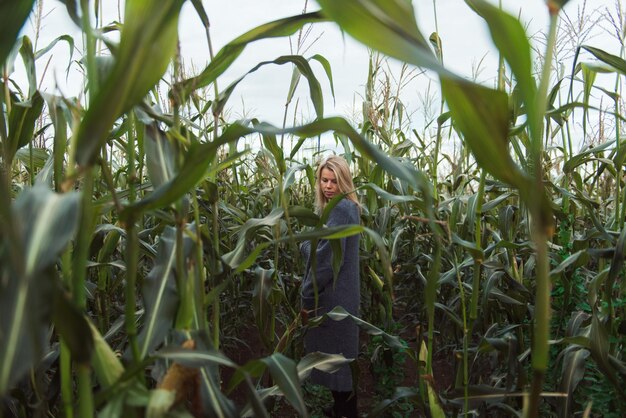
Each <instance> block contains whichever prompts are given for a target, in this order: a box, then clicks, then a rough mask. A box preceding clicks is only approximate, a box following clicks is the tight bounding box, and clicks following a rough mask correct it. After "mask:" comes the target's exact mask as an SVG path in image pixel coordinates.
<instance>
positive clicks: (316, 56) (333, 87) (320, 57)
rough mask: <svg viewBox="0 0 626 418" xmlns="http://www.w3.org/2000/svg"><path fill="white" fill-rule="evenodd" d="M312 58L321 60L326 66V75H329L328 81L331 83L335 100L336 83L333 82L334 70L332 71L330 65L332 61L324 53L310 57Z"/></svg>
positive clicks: (331, 91) (331, 90)
mask: <svg viewBox="0 0 626 418" xmlns="http://www.w3.org/2000/svg"><path fill="white" fill-rule="evenodd" d="M310 60H315V61H317V62H319V63H320V64H321V65H322V67H323V68H324V71H325V72H326V77H328V83H329V84H330V93H331V95H332V96H333V100H334V99H335V85H334V84H333V71H332V68H331V67H330V63H329V62H328V60H327V59H326V58H325V57H324V56H323V55H320V54H315V55H313V56H312V57H311V58H309V61H310Z"/></svg>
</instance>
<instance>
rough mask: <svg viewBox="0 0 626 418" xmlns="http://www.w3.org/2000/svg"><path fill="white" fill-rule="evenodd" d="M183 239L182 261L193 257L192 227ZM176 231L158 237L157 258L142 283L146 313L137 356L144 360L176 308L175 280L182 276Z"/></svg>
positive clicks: (168, 230) (169, 229)
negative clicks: (177, 259) (177, 269)
mask: <svg viewBox="0 0 626 418" xmlns="http://www.w3.org/2000/svg"><path fill="white" fill-rule="evenodd" d="M185 230H186V232H188V233H186V234H184V235H183V249H182V253H183V257H184V258H185V259H187V258H189V257H190V255H191V254H192V253H193V247H194V245H195V244H194V241H193V239H192V238H191V236H193V235H195V226H193V225H190V226H188V227H187V228H186V229H185ZM176 246H177V243H176V228H174V227H171V226H167V227H165V230H164V231H163V233H162V234H161V236H160V240H159V244H158V249H157V257H156V259H155V264H154V267H153V268H152V270H151V271H150V273H148V275H147V276H146V278H145V280H144V293H143V300H144V306H145V310H146V313H145V315H144V321H143V322H144V323H143V327H142V329H141V332H140V334H139V336H138V343H139V350H140V351H139V352H140V356H141V358H144V357H145V356H147V355H148V353H149V352H150V351H151V350H153V349H154V348H155V347H156V346H157V345H158V344H160V343H161V342H163V340H164V339H165V337H167V335H168V333H169V332H170V330H171V329H172V328H173V324H174V321H175V319H176V313H177V311H178V305H179V302H180V301H179V294H178V290H179V289H178V288H177V285H176V277H177V276H178V277H180V276H181V275H183V276H184V275H185V272H181V271H176V252H177V251H176Z"/></svg>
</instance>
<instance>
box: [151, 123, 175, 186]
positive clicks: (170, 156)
mask: <svg viewBox="0 0 626 418" xmlns="http://www.w3.org/2000/svg"><path fill="white" fill-rule="evenodd" d="M144 150H145V153H146V167H147V168H148V176H149V177H150V182H151V183H152V185H153V186H154V187H155V188H158V187H160V186H162V185H163V184H165V183H167V182H168V181H170V180H171V179H172V178H173V177H174V176H175V175H176V158H177V157H178V152H177V151H178V150H177V149H176V147H175V146H174V145H173V144H172V143H171V142H170V140H169V139H168V138H167V135H166V134H165V132H163V131H162V130H160V129H159V127H158V125H157V124H156V123H153V124H151V125H146V135H145V140H144Z"/></svg>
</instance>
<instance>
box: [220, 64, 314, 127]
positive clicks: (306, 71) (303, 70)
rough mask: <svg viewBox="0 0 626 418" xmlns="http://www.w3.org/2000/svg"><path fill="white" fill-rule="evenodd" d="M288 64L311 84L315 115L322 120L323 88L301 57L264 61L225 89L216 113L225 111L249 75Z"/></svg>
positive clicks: (310, 89)
mask: <svg viewBox="0 0 626 418" xmlns="http://www.w3.org/2000/svg"><path fill="white" fill-rule="evenodd" d="M287 63H291V64H293V65H295V66H296V68H297V69H298V72H299V73H300V74H301V75H303V76H304V77H305V78H306V79H307V81H308V82H309V95H310V96H311V101H312V102H313V107H314V108H315V113H316V115H317V117H318V118H322V117H323V116H324V98H323V96H322V88H321V86H320V83H319V81H318V80H317V78H316V77H315V74H313V70H312V69H311V66H310V65H309V62H308V61H307V60H306V59H305V58H304V57H301V56H299V55H285V56H282V57H279V58H276V59H275V60H274V61H263V62H261V63H259V64H257V65H256V66H255V67H254V68H252V69H251V70H250V71H248V72H247V73H246V74H244V75H243V76H241V77H239V78H238V79H237V80H235V81H233V82H232V83H231V84H230V85H229V86H228V87H226V89H224V90H223V91H222V92H221V93H220V96H219V98H218V100H217V101H216V102H215V106H214V109H213V111H214V113H221V112H222V110H223V109H224V106H225V105H226V102H227V101H228V99H229V97H230V96H231V94H232V93H233V91H234V90H235V87H237V85H238V84H239V83H240V82H241V81H242V80H243V79H244V78H245V77H246V76H247V75H248V74H251V73H253V72H255V71H257V70H258V69H259V68H261V67H263V66H265V65H267V64H277V65H284V64H287Z"/></svg>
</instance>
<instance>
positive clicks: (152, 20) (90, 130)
mask: <svg viewBox="0 0 626 418" xmlns="http://www.w3.org/2000/svg"><path fill="white" fill-rule="evenodd" d="M183 3H184V0H128V1H126V9H125V22H126V23H125V24H124V27H123V29H122V33H121V37H120V46H119V50H118V51H117V54H116V56H115V64H114V67H113V69H112V70H111V73H110V74H109V76H108V77H107V78H106V79H105V80H104V82H103V83H102V85H101V86H100V89H99V90H98V93H97V94H96V96H95V97H93V98H92V100H91V102H90V105H89V109H88V110H87V113H86V114H85V116H84V118H83V120H82V122H81V124H80V127H79V129H78V133H77V138H76V144H77V150H76V161H77V162H78V163H79V164H80V165H82V166H91V165H92V164H93V163H94V162H95V160H96V158H97V156H98V154H99V152H100V148H101V147H102V146H103V145H104V143H105V142H106V140H107V136H108V133H109V130H110V129H111V127H112V126H113V123H114V122H115V120H116V119H117V118H118V117H120V116H121V115H122V113H124V112H126V111H128V110H129V109H130V108H132V106H134V105H136V104H137V103H139V102H141V100H142V99H143V98H144V97H145V95H146V94H147V93H148V92H149V91H150V90H151V89H152V88H153V87H154V85H155V84H157V82H158V81H159V80H160V79H161V77H162V76H163V74H164V73H165V70H166V69H167V66H168V65H169V62H170V59H171V57H172V56H173V55H174V53H175V51H176V45H177V42H178V34H177V31H178V15H179V12H180V8H181V6H182V4H183Z"/></svg>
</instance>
